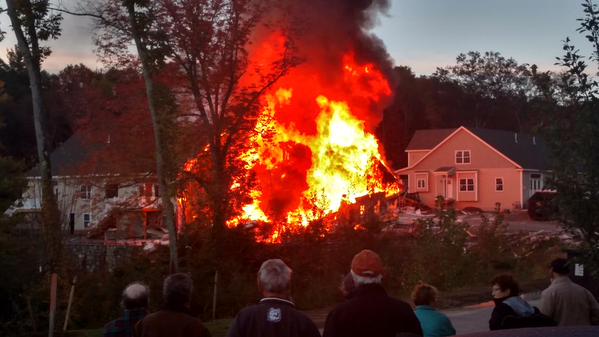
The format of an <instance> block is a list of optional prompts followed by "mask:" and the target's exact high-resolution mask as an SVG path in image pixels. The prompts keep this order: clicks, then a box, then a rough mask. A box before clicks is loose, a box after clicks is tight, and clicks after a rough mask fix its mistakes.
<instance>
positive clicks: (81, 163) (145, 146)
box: [27, 128, 156, 176]
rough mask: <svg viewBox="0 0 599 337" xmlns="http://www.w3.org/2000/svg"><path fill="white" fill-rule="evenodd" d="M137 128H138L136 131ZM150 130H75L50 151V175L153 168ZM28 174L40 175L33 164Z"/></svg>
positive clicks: (123, 172) (126, 171)
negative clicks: (76, 131) (75, 131)
mask: <svg viewBox="0 0 599 337" xmlns="http://www.w3.org/2000/svg"><path fill="white" fill-rule="evenodd" d="M137 131H139V132H137ZM150 131H151V130H141V128H140V130H131V129H130V130H128V131H125V132H123V130H118V129H116V128H115V129H113V130H110V131H109V130H106V129H104V130H102V131H98V130H96V131H88V132H78V133H75V134H74V135H73V136H71V138H69V139H67V141H66V142H64V143H63V144H62V145H60V146H59V147H58V148H57V149H56V150H54V151H53V152H52V153H51V155H50V162H51V164H52V175H53V176H84V175H103V174H121V175H123V174H125V175H127V174H140V173H148V172H154V171H155V169H156V162H155V159H154V152H155V149H154V141H153V138H152V134H151V133H149V132H150ZM27 175H28V176H39V175H40V173H39V167H37V166H36V167H34V168H33V169H31V170H30V171H29V172H28V173H27Z"/></svg>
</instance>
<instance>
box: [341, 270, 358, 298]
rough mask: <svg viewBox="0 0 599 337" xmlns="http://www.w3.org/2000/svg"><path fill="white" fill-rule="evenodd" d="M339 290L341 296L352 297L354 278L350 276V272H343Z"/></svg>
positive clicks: (354, 288) (354, 285) (354, 286)
mask: <svg viewBox="0 0 599 337" xmlns="http://www.w3.org/2000/svg"><path fill="white" fill-rule="evenodd" d="M339 290H340V291H341V294H342V295H343V298H345V299H349V298H350V297H352V295H353V293H354V290H356V284H355V283H354V279H353V278H352V276H351V273H347V274H345V276H344V277H343V280H341V285H340V286H339Z"/></svg>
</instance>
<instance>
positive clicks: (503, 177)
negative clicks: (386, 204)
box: [395, 126, 549, 210]
mask: <svg viewBox="0 0 599 337" xmlns="http://www.w3.org/2000/svg"><path fill="white" fill-rule="evenodd" d="M406 152H407V154H408V166H407V167H405V168H402V169H399V170H397V171H395V172H396V174H397V175H398V176H400V177H401V178H402V180H403V182H404V186H405V187H406V189H407V192H408V193H414V194H417V195H418V197H419V198H420V200H421V201H422V202H423V203H424V204H426V205H428V206H431V207H432V206H434V204H435V200H436V197H437V196H443V197H444V198H445V199H447V200H449V199H451V200H454V201H455V203H456V207H457V208H465V207H478V208H480V209H482V210H493V209H494V208H495V207H496V205H497V203H500V206H501V208H502V209H506V208H508V209H510V208H525V207H526V204H527V201H528V199H529V198H530V197H531V196H532V195H533V194H534V193H535V192H537V191H540V190H542V189H543V185H544V176H545V174H546V172H547V170H548V169H549V167H548V158H547V151H546V149H545V145H544V143H543V142H542V141H541V140H540V139H538V138H536V137H534V136H530V135H526V134H522V133H514V132H510V131H500V130H489V129H479V128H467V127H464V126H461V127H459V128H457V129H432V130H418V131H416V133H415V134H414V136H413V137H412V139H411V140H410V143H409V144H408V147H407V148H406Z"/></svg>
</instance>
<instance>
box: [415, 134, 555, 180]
mask: <svg viewBox="0 0 599 337" xmlns="http://www.w3.org/2000/svg"><path fill="white" fill-rule="evenodd" d="M459 129H464V130H466V131H469V132H470V133H472V134H473V135H475V136H476V137H478V138H480V140H482V141H483V142H484V143H486V144H487V145H489V146H490V147H492V148H493V149H495V150H496V151H498V152H500V153H501V154H503V155H504V156H506V157H507V158H508V159H510V160H511V161H513V162H515V163H516V164H518V165H520V166H521V167H522V168H524V169H537V170H547V169H549V160H548V150H547V147H546V145H545V143H544V142H543V140H542V139H541V138H539V137H536V136H531V135H528V134H524V133H516V132H513V131H505V130H491V129H483V128H466V127H464V126H462V127H460V128H457V129H432V130H417V131H416V132H415V133H414V137H412V140H410V143H409V144H408V147H407V148H406V151H414V150H432V149H434V148H435V147H436V146H438V145H439V144H440V143H441V142H443V141H445V140H446V139H447V138H449V137H451V136H453V135H454V134H455V133H457V132H456V131H458V130H459ZM425 157H426V156H425ZM422 159H424V157H423V158H422ZM422 159H421V160H422ZM418 162H420V160H419V161H418ZM418 162H417V163H418ZM417 163H416V164H417ZM416 164H414V165H412V167H413V166H415V165H416Z"/></svg>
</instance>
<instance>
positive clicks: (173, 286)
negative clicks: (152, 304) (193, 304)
mask: <svg viewBox="0 0 599 337" xmlns="http://www.w3.org/2000/svg"><path fill="white" fill-rule="evenodd" d="M192 291H193V281H192V280H191V277H190V276H189V275H187V274H184V273H177V274H172V275H169V276H168V277H167V278H166V279H165V280H164V284H163V287H162V295H163V296H164V300H165V302H166V304H167V306H168V307H174V308H181V307H186V306H188V305H189V302H190V300H191V292H192Z"/></svg>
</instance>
